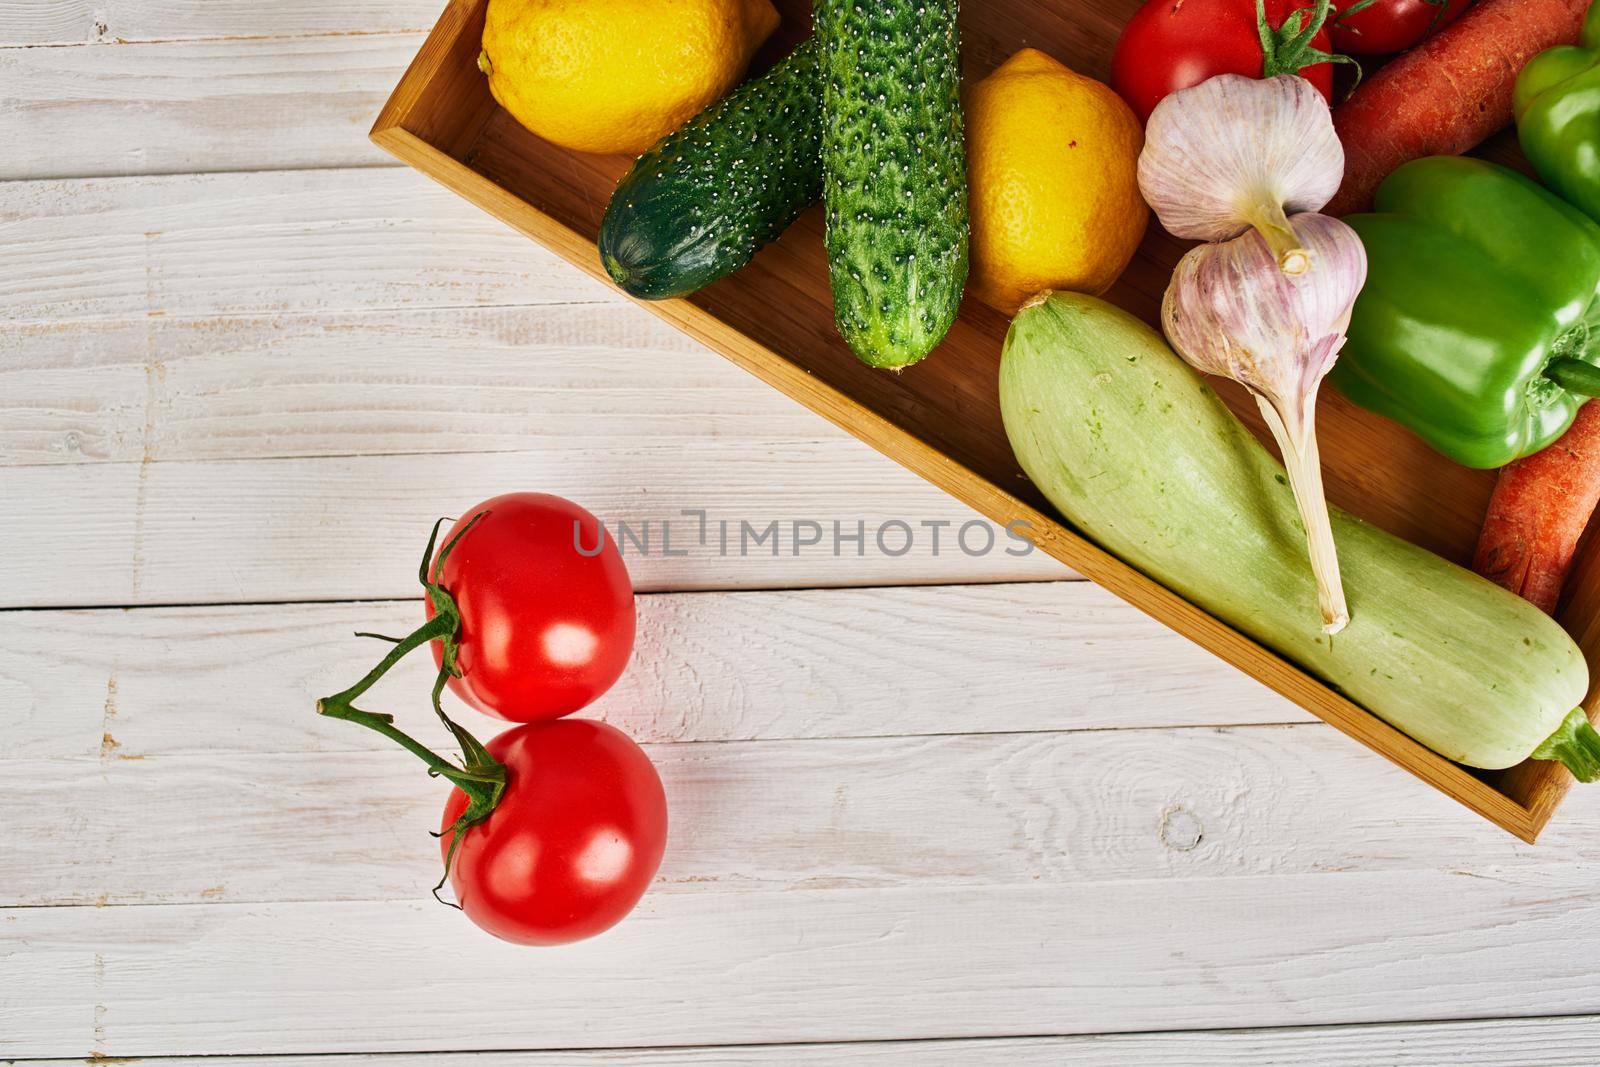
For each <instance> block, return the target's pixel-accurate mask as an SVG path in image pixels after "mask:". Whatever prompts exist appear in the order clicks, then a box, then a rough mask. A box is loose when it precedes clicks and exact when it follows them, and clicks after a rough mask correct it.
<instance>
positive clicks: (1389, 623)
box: [1000, 293, 1600, 781]
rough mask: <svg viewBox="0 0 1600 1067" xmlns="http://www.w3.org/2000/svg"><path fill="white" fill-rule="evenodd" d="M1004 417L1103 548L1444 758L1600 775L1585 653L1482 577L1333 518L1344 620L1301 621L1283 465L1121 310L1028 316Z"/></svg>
mask: <svg viewBox="0 0 1600 1067" xmlns="http://www.w3.org/2000/svg"><path fill="white" fill-rule="evenodd" d="M1000 412H1001V415H1002V417H1003V419H1004V421H1005V428H1006V436H1007V437H1009V438H1010V440H1011V447H1012V449H1013V450H1014V451H1015V452H1016V455H1017V460H1018V461H1019V462H1020V463H1021V464H1022V469H1023V470H1024V471H1026V472H1027V475H1028V477H1029V478H1031V479H1032V480H1033V483H1034V485H1036V486H1038V487H1039V489H1040V490H1041V491H1042V492H1043V493H1044V495H1045V496H1046V497H1048V498H1049V500H1050V502H1051V503H1052V504H1054V505H1055V506H1056V507H1057V508H1059V509H1060V510H1061V513H1062V514H1063V515H1065V516H1066V517H1067V518H1068V519H1069V520H1071V521H1072V523H1073V524H1074V525H1075V526H1077V527H1078V528H1079V529H1080V530H1082V531H1083V532H1084V533H1086V534H1088V535H1089V536H1090V537H1092V538H1093V539H1094V540H1096V541H1098V542H1099V543H1100V545H1101V547H1103V548H1105V549H1106V550H1107V551H1109V552H1112V553H1113V554H1115V555H1117V556H1118V557H1120V558H1121V559H1122V560H1123V562H1125V563H1128V564H1130V565H1132V566H1134V567H1136V568H1138V569H1139V570H1141V571H1143V572H1144V573H1145V574H1147V575H1149V576H1150V577H1151V578H1153V579H1155V580H1156V581H1158V582H1160V583H1161V584H1162V585H1165V586H1166V587H1167V588H1168V589H1171V590H1172V591H1173V592H1175V593H1177V594H1178V595H1179V596H1181V597H1183V598H1184V599H1185V600H1188V601H1189V602H1190V603H1192V604H1194V605H1195V606H1196V607H1199V608H1201V609H1202V610H1204V611H1207V612H1210V613H1211V614H1212V615H1214V616H1216V617H1217V618H1218V619H1220V620H1222V622H1224V623H1226V624H1227V625H1229V626H1232V627H1234V628H1235V629H1237V630H1239V631H1240V632H1241V633H1244V634H1246V635H1248V636H1249V637H1252V638H1254V639H1255V640H1257V641H1259V642H1261V643H1262V644H1263V645H1265V646H1267V647H1268V648H1270V649H1272V650H1274V651H1275V652H1277V653H1279V654H1280V655H1283V656H1285V657H1287V658H1289V659H1291V660H1294V661H1295V662H1297V663H1299V664H1300V665H1301V666H1302V667H1304V668H1305V669H1306V670H1307V671H1309V672H1310V673H1312V674H1314V675H1316V676H1318V677H1319V678H1321V679H1322V680H1323V681H1325V682H1327V683H1328V684H1329V685H1331V686H1333V687H1334V688H1335V689H1338V690H1340V691H1341V692H1343V693H1344V694H1345V695H1346V696H1348V697H1350V699H1352V700H1354V701H1356V702H1357V703H1359V704H1362V705H1363V706H1365V707H1366V708H1367V710H1368V711H1370V712H1372V713H1373V714H1374V715H1376V716H1378V717H1379V718H1380V719H1383V720H1385V721H1386V722H1388V723H1389V724H1390V725H1392V726H1395V727H1397V728H1398V729H1400V730H1403V731H1404V732H1406V733H1408V734H1410V735H1411V736H1412V737H1414V738H1416V739H1417V740H1418V741H1421V742H1422V743H1423V744H1424V745H1427V746H1428V747H1429V748H1431V749H1433V750H1434V751H1435V752H1437V753H1439V754H1440V755H1441V756H1445V757H1446V758H1448V759H1452V760H1455V761H1456V762H1458V763H1464V764H1467V765H1468V766H1471V767H1484V768H1491V769H1492V768H1501V767H1509V766H1511V765H1513V764H1516V763H1519V762H1521V761H1522V760H1524V759H1526V758H1528V757H1529V756H1530V755H1532V756H1535V757H1537V758H1540V759H1559V760H1560V761H1561V762H1563V763H1565V764H1566V765H1567V766H1568V767H1569V768H1570V769H1571V770H1572V771H1573V773H1574V774H1576V775H1577V776H1578V777H1579V778H1580V779H1582V780H1584V781H1589V780H1592V779H1594V778H1595V777H1596V776H1597V775H1600V735H1597V734H1596V732H1595V730H1594V728H1593V727H1591V726H1590V725H1589V721H1588V719H1586V718H1585V717H1584V715H1583V711H1582V710H1581V709H1577V705H1578V704H1579V702H1580V701H1582V700H1583V698H1584V694H1585V693H1586V692H1587V690H1588V687H1589V683H1588V678H1589V672H1588V667H1587V665H1586V664H1585V663H1584V659H1583V653H1582V652H1580V651H1579V650H1578V646H1577V645H1575V644H1573V641H1572V638H1570V637H1568V636H1567V634H1566V632H1565V631H1564V630H1562V629H1561V627H1560V626H1557V625H1556V623H1555V621H1554V620H1553V619H1551V618H1550V617H1549V616H1547V615H1545V614H1544V613H1543V612H1541V611H1540V610H1539V609H1538V608H1536V607H1534V606H1533V605H1532V604H1529V603H1528V602H1527V601H1525V600H1523V599H1522V598H1521V597H1518V596H1516V595H1515V594H1513V593H1509V592H1507V591H1506V590H1504V589H1502V588H1500V587H1499V586H1497V585H1495V584H1494V583H1493V582H1490V581H1486V580H1485V579H1483V578H1480V577H1479V576H1478V575H1476V574H1473V573H1472V572H1471V571H1468V570H1465V569H1463V568H1461V567H1458V566H1456V565H1455V564H1453V563H1450V562H1448V561H1446V560H1443V559H1441V558H1440V557H1438V556H1436V555H1434V554H1433V553H1431V552H1428V551H1426V550H1425V549H1422V548H1419V547H1417V546H1416V545H1413V544H1410V543H1409V542H1406V541H1402V540H1401V539H1400V538H1398V537H1394V536H1392V535H1390V534H1388V533H1385V532H1384V531H1383V530H1380V529H1378V528H1377V527H1375V526H1371V525H1369V524H1367V523H1365V522H1362V521H1361V520H1360V519H1357V518H1355V517H1354V516H1351V515H1347V514H1345V513H1344V512H1343V511H1340V510H1339V509H1338V508H1330V509H1329V517H1330V519H1331V520H1332V523H1333V534H1334V538H1335V540H1336V541H1337V542H1338V545H1339V562H1340V564H1341V565H1342V568H1343V571H1344V587H1345V592H1346V593H1347V594H1348V596H1349V599H1350V625H1349V626H1347V627H1346V628H1345V629H1344V630H1342V631H1340V632H1339V634H1338V635H1337V636H1333V637H1329V636H1328V635H1327V634H1324V633H1323V632H1322V631H1321V629H1320V628H1319V627H1317V626H1315V625H1308V624H1307V620H1308V619H1315V618H1316V614H1317V610H1316V609H1317V589H1316V582H1315V580H1314V579H1313V578H1312V575H1311V567H1310V564H1309V563H1308V562H1307V560H1306V549H1305V535H1304V533H1303V530H1302V527H1301V525H1300V519H1299V513H1298V511H1297V510H1296V508H1295V502H1294V495H1293V493H1291V492H1290V490H1289V486H1288V484H1287V481H1286V479H1285V477H1284V473H1283V467H1281V466H1280V465H1279V464H1278V462H1277V461H1276V460H1275V459H1273V457H1272V456H1271V455H1270V454H1269V453H1268V452H1267V450H1266V449H1265V448H1263V447H1262V445H1261V443H1260V442H1259V441H1257V440H1256V439H1255V438H1254V437H1253V436H1251V434H1250V432H1249V431H1248V430H1246V429H1245V428H1244V425H1243V424H1242V423H1241V422H1240V421H1239V420H1238V419H1237V418H1235V417H1234V415H1233V413H1232V412H1231V411H1229V410H1228V408H1227V406H1226V405H1225V404H1223V402H1222V400H1221V399H1220V398H1219V397H1218V396H1217V394H1216V393H1215V392H1213V391H1212V390H1211V388H1210V387H1209V386H1208V385H1206V384H1205V382H1204V381H1203V380H1202V379H1201V378H1200V376H1199V375H1197V374H1195V373H1194V371H1192V370H1190V369H1189V368H1188V367H1187V366H1185V365H1184V364H1183V362H1182V361H1181V360H1179V359H1178V357H1177V356H1175V355H1173V353H1172V350H1171V349H1169V348H1168V347H1167V345H1166V342H1164V341H1163V340H1162V339H1161V336H1160V335H1159V334H1157V333H1156V332H1155V331H1154V330H1152V329H1151V328H1150V327H1149V326H1147V325H1145V324H1144V323H1143V322H1140V321H1139V320H1138V319H1135V318H1134V317H1133V316H1131V315H1129V314H1128V313H1127V312H1124V311H1121V310H1119V309H1117V308H1115V307H1112V306H1111V305H1110V304H1107V303H1105V302H1104V301H1102V300H1097V299H1095V298H1094V297H1090V296H1080V295H1077V294H1071V293H1065V294H1064V293H1056V294H1054V295H1053V296H1050V297H1049V298H1048V299H1045V300H1042V301H1040V302H1037V303H1033V304H1030V305H1028V306H1024V308H1023V309H1022V311H1020V312H1019V313H1018V314H1017V317H1016V319H1015V320H1014V321H1013V322H1012V324H1011V330H1010V332H1009V333H1008V334H1007V335H1006V342H1005V350H1004V354H1003V355H1002V356H1001V360H1000ZM1574 709H1577V710H1574Z"/></svg>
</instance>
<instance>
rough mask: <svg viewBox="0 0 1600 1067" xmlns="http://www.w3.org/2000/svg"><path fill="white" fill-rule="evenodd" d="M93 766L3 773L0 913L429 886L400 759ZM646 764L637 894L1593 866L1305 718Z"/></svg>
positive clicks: (747, 750)
mask: <svg viewBox="0 0 1600 1067" xmlns="http://www.w3.org/2000/svg"><path fill="white" fill-rule="evenodd" d="M191 702H192V703H195V704H199V703H202V702H204V698H201V697H195V698H193V700H192V701H191ZM300 703H301V704H302V705H303V704H304V701H302V702H300ZM287 708H296V705H287V706H286V708H285V711H287ZM297 710H301V711H302V712H304V713H305V714H309V712H308V711H305V710H304V708H303V707H299V708H297ZM425 715H426V713H425V712H422V711H420V710H418V711H417V713H416V714H415V716H414V719H415V726H416V728H417V730H418V732H419V733H422V734H424V735H425V736H426V737H428V738H429V739H430V740H432V741H436V742H440V743H442V738H440V735H441V734H442V730H439V729H434V728H431V726H432V724H431V723H429V722H427V721H426V720H425V718H424V716H425ZM221 717H222V716H221V715H218V714H214V715H211V716H208V717H207V718H209V719H219V718H221ZM639 718H640V719H641V720H643V721H648V720H646V719H644V717H643V716H640V717H639ZM615 721H617V722H618V724H619V725H621V726H623V727H624V728H627V727H629V726H631V725H632V723H633V719H629V718H621V717H618V718H616V720H615ZM350 729H353V728H350ZM494 729H495V727H490V726H487V725H486V726H485V727H484V735H485V736H488V735H489V734H490V733H492V732H493V731H494ZM192 730H193V733H194V735H195V737H196V738H197V743H198V742H200V741H203V739H204V738H205V737H207V736H208V735H209V732H208V731H207V730H206V729H205V727H203V726H202V725H201V724H200V723H199V722H195V723H194V724H193V726H192ZM330 747H334V746H330ZM107 748H108V750H107V755H106V758H105V759H94V758H85V759H73V760H62V759H58V760H45V759H34V758H28V757H24V758H22V759H13V760H6V761H4V762H0V772H3V774H0V807H3V809H4V810H5V811H6V812H7V813H8V814H7V819H6V838H7V847H8V849H15V850H16V852H17V854H18V855H22V856H26V857H27V862H26V863H22V864H18V865H16V867H15V868H14V869H12V870H11V871H10V872H9V873H8V874H7V877H6V878H5V880H4V882H3V883H0V907H7V906H11V907H39V906H45V905H89V904H93V905H97V906H104V905H128V904H202V903H208V902H211V903H238V904H260V903H272V902H285V901H298V900H320V901H419V900H426V899H427V898H428V891H429V887H431V886H432V885H433V884H434V882H435V881H437V879H438V876H439V872H440V860H439V846H438V842H437V841H436V840H435V839H434V838H433V837H432V836H431V835H430V833H429V831H431V830H435V829H437V828H438V825H439V812H440V809H441V807H442V805H443V803H444V797H445V794H446V792H447V789H446V788H445V786H444V785H443V784H442V783H439V782H437V781H430V780H429V779H428V778H427V776H426V773H425V771H424V769H423V767H422V765H421V764H420V763H419V762H417V761H415V759H414V758H413V757H411V756H409V755H407V754H405V753H403V752H400V751H399V750H398V749H394V750H391V751H388V752H354V753H352V752H338V751H330V752H319V753H312V754H251V755H213V754H210V753H206V752H195V753H186V754H181V755H171V756H160V757H152V758H140V757H137V756H133V757H129V756H126V755H124V750H122V749H116V748H112V747H110V746H107ZM648 750H649V752H650V757H651V759H652V760H653V761H654V762H655V764H656V767H657V768H658V769H659V770H660V772H661V776H662V780H663V781H664V782H665V784H666V789H667V797H668V802H669V805H670V807H671V812H672V833H671V841H670V843H669V846H668V850H667V859H666V860H665V862H664V864H663V866H662V869H661V872H660V874H659V876H658V880H657V884H656V886H655V888H654V890H653V892H659V893H695V894H698V893H707V892H713V893H715V892H737V893H741V894H751V893H775V894H782V893H794V892H802V891H804V892H817V891H823V890H831V889H840V888H852V889H856V888H870V889H884V890H889V889H897V890H898V889H915V888H919V887H923V888H925V887H930V886H967V887H973V888H979V887H984V886H994V885H1028V884H1032V885H1045V884H1058V885H1085V884H1089V883H1100V882H1129V881H1152V882H1165V883H1167V884H1168V885H1169V886H1174V887H1182V889H1181V890H1180V891H1184V892H1186V891H1188V887H1190V886H1192V885H1193V884H1195V883H1196V882H1197V881H1200V880H1207V879H1236V878H1250V877H1256V876H1260V875H1262V874H1271V875H1272V876H1274V877H1287V876H1290V875H1304V874H1318V873H1325V872H1328V871H1339V872H1344V873H1350V872H1363V873H1370V872H1402V871H1419V872H1434V871H1440V870H1448V871H1451V872H1453V873H1456V874H1462V875H1465V874H1482V875H1485V876H1489V877H1495V878H1498V877H1502V876H1503V875H1504V874H1505V873H1506V872H1507V871H1509V870H1523V869H1529V868H1535V867H1537V868H1545V867H1555V866H1561V867H1568V866H1571V867H1576V868H1579V869H1582V870H1585V871H1587V872H1588V873H1589V874H1590V876H1591V877H1592V876H1593V875H1594V873H1595V872H1596V871H1597V870H1600V845H1597V844H1596V843H1595V842H1596V837H1597V831H1600V798H1593V797H1591V796H1590V795H1589V794H1579V795H1577V796H1575V797H1574V798H1573V800H1572V807H1573V808H1574V809H1575V810H1573V811H1571V812H1568V811H1563V812H1562V814H1561V817H1560V818H1559V819H1558V820H1557V823H1556V826H1555V827H1552V830H1551V833H1552V835H1557V836H1558V838H1559V839H1558V840H1557V841H1555V842H1554V843H1553V844H1552V845H1550V846H1547V847H1535V846H1531V845H1527V844H1525V843H1523V842H1520V841H1518V840H1516V839H1515V838H1512V837H1510V836H1509V835H1507V834H1504V833H1500V832H1498V831H1496V830H1495V828H1494V827H1492V826H1486V825H1483V824H1482V823H1481V822H1480V821H1478V820H1473V819H1469V818H1466V817H1464V815H1463V813H1462V812H1461V810H1460V809H1459V807H1457V806H1456V805H1455V804H1453V803H1451V801H1450V800H1449V799H1448V798H1446V797H1443V796H1440V795H1438V794H1437V793H1436V792H1433V791H1430V790H1428V789H1427V788H1426V787H1425V786H1424V785H1422V784H1421V783H1418V782H1415V781H1412V780H1409V779H1407V778H1405V777H1404V776H1402V775H1399V774H1396V773H1395V772H1394V770H1393V769H1392V768H1389V767H1385V766H1384V765H1383V764H1382V763H1380V762H1378V761H1375V760H1372V759H1370V758H1368V757H1367V756H1366V754H1365V753H1363V752H1362V751H1361V750H1360V749H1359V748H1358V747H1357V746H1355V745H1353V744H1351V743H1350V742H1349V741H1348V740H1346V739H1345V738H1343V737H1340V736H1339V735H1338V734H1337V733H1336V732H1334V731H1333V730H1332V729H1330V728H1328V727H1326V726H1324V725H1323V724H1320V723H1317V724H1309V723H1308V724H1305V725H1301V726H1249V727H1244V726H1241V727H1226V728H1216V729H1206V730H1192V729H1191V730H1155V729H1146V730H1106V731H1088V732H1080V733H1037V734H989V735H977V736H973V735H957V736H951V737H932V738H853V739H834V740H830V739H808V740H789V741H728V742H717V743H707V742H693V743H686V744H668V745H651V746H648ZM200 811H204V812H205V815H204V817H203V818H197V817H196V813H197V812H200ZM1397 812H1398V813H1403V814H1400V815H1398V816H1397V814H1396V813H1397ZM1169 891H1170V890H1169ZM1591 932H1592V933H1600V929H1591Z"/></svg>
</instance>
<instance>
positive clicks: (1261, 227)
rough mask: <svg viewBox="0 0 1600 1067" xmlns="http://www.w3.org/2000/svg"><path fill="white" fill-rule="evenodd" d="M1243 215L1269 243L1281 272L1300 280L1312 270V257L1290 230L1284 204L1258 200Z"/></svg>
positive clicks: (1268, 245) (1270, 200) (1269, 200)
mask: <svg viewBox="0 0 1600 1067" xmlns="http://www.w3.org/2000/svg"><path fill="white" fill-rule="evenodd" d="M1241 214H1243V215H1244V217H1245V218H1246V219H1248V220H1249V222H1250V225H1251V226H1253V227H1255V230H1256V232H1257V233H1259V234H1261V237H1262V239H1263V240H1265V241H1266V242H1267V247H1268V248H1270V249H1271V250H1272V256H1273V258H1274V259H1276V260H1277V261H1278V269H1279V270H1281V271H1283V273H1285V274H1287V275H1289V276H1290V277H1291V278H1298V277H1299V276H1300V275H1302V274H1304V273H1305V272H1306V271H1308V270H1310V269H1311V253H1310V252H1308V251H1307V250H1306V247H1305V245H1303V244H1301V243H1300V238H1299V237H1297V236H1296V235H1295V232H1294V230H1293V229H1292V228H1291V227H1290V226H1289V216H1288V215H1286V214H1284V211H1283V205H1282V204H1281V203H1279V202H1278V201H1276V200H1272V199H1263V200H1259V201H1257V202H1256V204H1255V205H1254V206H1253V207H1250V208H1246V209H1245V210H1244V211H1243V212H1241Z"/></svg>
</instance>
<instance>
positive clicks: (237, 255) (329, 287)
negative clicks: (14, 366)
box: [0, 168, 619, 325]
mask: <svg viewBox="0 0 1600 1067" xmlns="http://www.w3.org/2000/svg"><path fill="white" fill-rule="evenodd" d="M0 259H3V261H4V262H5V264H6V271H5V273H4V274H3V275H0V317H4V318H5V319H6V320H7V321H8V322H10V323H11V324H13V325H20V324H24V323H62V322H67V321H75V320H81V319H86V318H140V319H143V318H159V317H163V316H167V317H177V316H216V315H248V314H259V313H264V312H280V311H294V310H324V311H340V310H351V309H374V308H383V309H398V308H406V307H473V306H486V305H501V304H557V303H568V302H572V301H608V300H617V299H619V297H617V296H616V295H615V294H614V293H613V292H612V291H611V290H609V289H608V288H607V287H605V286H603V285H601V284H600V283H598V282H596V281H593V280H590V279H587V278H584V277H583V276H582V275H581V274H579V273H578V272H577V271H574V270H572V269H571V268H570V267H568V266H566V265H565V264H563V263H562V262H561V261H560V260H559V259H557V258H556V257H555V256H554V255H552V254H550V253H549V252H547V251H545V250H543V249H541V248H539V247H538V246H536V245H533V244H531V243H530V242H528V241H526V240H524V239H522V238H520V237H518V236H517V235H516V234H514V233H508V232H507V231H506V230H505V228H504V227H503V226H500V225H498V224H496V223H495V222H494V221H493V220H492V219H488V218H486V217H484V215H483V214H482V213H481V212H480V211H478V210H476V209H474V208H473V207H472V206H471V205H470V204H464V203H462V202H461V201H459V200H457V199H456V198H454V197H450V196H447V195H445V194H443V193H441V192H440V191H439V190H437V189H433V188H430V187H429V186H428V185H427V184H426V183H424V182H422V181H420V180H419V179H418V178H417V177H416V176H415V175H411V174H406V173H405V172H404V171H401V170H395V169H382V168H367V169H358V170H334V171H268V172H262V173H256V174H212V175H188V176H175V177H157V178H146V177H141V178H103V179H90V180H70V181H43V182H8V183H5V184H0Z"/></svg>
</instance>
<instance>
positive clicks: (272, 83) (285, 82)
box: [0, 4, 422, 179]
mask: <svg viewBox="0 0 1600 1067" xmlns="http://www.w3.org/2000/svg"><path fill="white" fill-rule="evenodd" d="M5 6H7V5H3V4H0V26H3V25H4V24H5V16H4V14H3V8H4V7H5ZM266 9H268V7H265V6H262V5H258V6H257V10H258V11H260V10H266ZM4 32H5V31H4V30H3V29H0V34H4ZM421 40H422V36H421V35H420V34H414V33H411V34H405V33H402V34H374V35H342V36H336V37H291V38H282V37H252V38H249V39H247V40H224V41H176V42H164V43H159V44H130V45H121V46H118V47H113V48H9V49H6V48H0V141H3V143H5V144H6V145H7V151H6V153H5V154H4V157H3V158H0V179H27V178H32V179H41V178H78V177H102V176H108V175H131V174H177V173H183V172H188V171H196V172H198V171H219V170H265V169H269V168H279V169H282V168H294V167H343V166H372V165H381V166H389V165H392V161H391V160H390V159H389V158H388V157H387V156H385V155H384V154H383V153H381V152H379V151H377V150H376V149H374V148H373V147H372V146H371V145H370V144H369V143H368V142H367V140H366V137H365V136H364V135H365V133H366V130H367V127H368V126H369V125H371V122H372V116H373V115H375V114H377V112H378V108H379V107H380V106H382V104H383V101H384V98H385V97H386V96H387V95H388V91H389V89H390V88H391V87H392V86H393V85H394V82H395V79H396V78H397V77H399V74H400V71H401V70H403V69H404V68H405V65H406V63H407V62H408V61H409V60H410V58H411V56H412V54H413V53H414V52H416V50H417V46H418V44H420V43H421Z"/></svg>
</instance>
